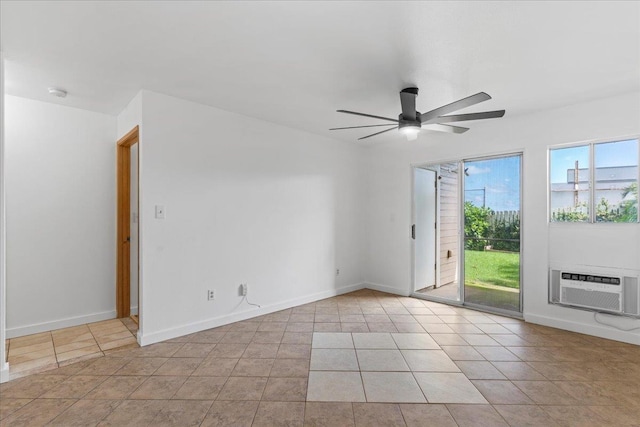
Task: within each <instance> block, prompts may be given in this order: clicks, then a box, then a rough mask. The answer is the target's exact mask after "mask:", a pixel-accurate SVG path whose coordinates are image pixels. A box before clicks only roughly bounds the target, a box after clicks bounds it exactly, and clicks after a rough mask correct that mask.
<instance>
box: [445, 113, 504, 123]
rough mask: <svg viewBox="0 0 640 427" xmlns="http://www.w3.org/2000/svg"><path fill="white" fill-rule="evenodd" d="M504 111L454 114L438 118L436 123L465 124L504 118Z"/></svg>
mask: <svg viewBox="0 0 640 427" xmlns="http://www.w3.org/2000/svg"><path fill="white" fill-rule="evenodd" d="M504 112H505V111H504V110H497V111H484V112H482V113H469V114H454V115H451V116H440V117H438V120H437V121H438V123H451V122H465V121H468V120H482V119H497V118H499V117H502V116H504Z"/></svg>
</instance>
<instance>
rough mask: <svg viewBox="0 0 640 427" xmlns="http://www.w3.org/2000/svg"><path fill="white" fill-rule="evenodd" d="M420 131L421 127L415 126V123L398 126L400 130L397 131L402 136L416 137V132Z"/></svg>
mask: <svg viewBox="0 0 640 427" xmlns="http://www.w3.org/2000/svg"><path fill="white" fill-rule="evenodd" d="M420 129H421V127H420V125H419V124H417V123H408V124H406V125H400V128H399V129H398V130H399V131H400V133H401V134H403V135H407V136H414V135H417V134H418V132H420Z"/></svg>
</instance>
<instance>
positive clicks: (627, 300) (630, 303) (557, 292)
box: [549, 267, 640, 317]
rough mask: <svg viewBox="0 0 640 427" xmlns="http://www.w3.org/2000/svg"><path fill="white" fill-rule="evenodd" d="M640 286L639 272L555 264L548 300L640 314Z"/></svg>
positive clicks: (608, 311) (582, 306)
mask: <svg viewBox="0 0 640 427" xmlns="http://www.w3.org/2000/svg"><path fill="white" fill-rule="evenodd" d="M639 287H640V285H639V280H638V276H637V275H627V274H626V273H624V274H623V273H617V272H616V271H615V270H608V269H596V268H584V267H563V268H554V267H552V268H551V269H550V275H549V302H550V303H552V304H560V305H565V306H569V307H576V308H582V309H585V310H593V311H598V312H606V313H613V314H621V315H626V316H634V317H639V316H640V289H639Z"/></svg>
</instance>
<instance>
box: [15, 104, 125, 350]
mask: <svg viewBox="0 0 640 427" xmlns="http://www.w3.org/2000/svg"><path fill="white" fill-rule="evenodd" d="M5 103H6V118H5V137H6V139H5V141H6V203H7V206H6V208H7V336H8V337H9V338H11V337H15V336H21V335H27V334H32V333H36V332H41V331H48V330H52V329H57V328H61V327H67V326H73V325H78V324H82V323H87V322H93V321H98V320H103V319H108V318H113V317H115V310H114V308H115V238H114V236H115V215H114V209H115V141H116V118H115V117H113V116H108V115H105V114H100V113H95V112H89V111H85V110H80V109H76V108H69V107H65V106H61V105H56V104H51V103H46V102H41V101H35V100H30V99H26V98H19V97H15V96H6V97H5Z"/></svg>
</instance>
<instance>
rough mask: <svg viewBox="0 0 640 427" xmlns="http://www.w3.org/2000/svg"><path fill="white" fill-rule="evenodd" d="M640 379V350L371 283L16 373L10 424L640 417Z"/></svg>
mask: <svg viewBox="0 0 640 427" xmlns="http://www.w3.org/2000/svg"><path fill="white" fill-rule="evenodd" d="M429 329H431V332H430V331H429ZM108 335H111V334H108ZM63 345H64V344H63ZM69 351H73V350H69ZM343 369H344V370H343ZM639 384H640V347H638V346H634V345H629V344H624V343H620V342H615V341H609V340H605V339H600V338H595V337H590V336H586V335H580V334H576V333H571V332H566V331H562V330H558V329H553V328H547V327H542V326H536V325H531V324H527V323H524V322H522V321H518V320H514V319H508V318H504V317H500V316H493V315H488V314H484V313H479V312H475V311H472V310H468V309H464V308H457V307H448V306H443V305H441V304H437V303H431V302H426V301H421V300H416V299H411V298H403V297H397V296H394V295H388V294H382V293H379V292H374V291H368V290H363V291H358V292H354V293H351V294H347V295H343V296H339V297H335V298H330V299H326V300H323V301H319V302H316V303H313V304H307V305H303V306H299V307H295V308H293V309H289V310H283V311H281V312H278V313H273V314H269V315H266V316H261V317H258V318H254V319H250V320H247V321H243V322H237V323H234V324H231V325H227V326H224V327H220V328H215V329H211V330H208V331H203V332H198V333H196V334H193V335H190V336H186V337H181V338H177V339H173V340H170V341H167V342H163V343H158V344H154V345H151V346H147V347H143V348H133V349H126V350H122V351H113V352H108V354H106V355H105V357H100V358H97V359H90V360H84V361H81V362H79V363H74V364H70V365H68V366H66V367H61V368H58V369H54V370H51V371H47V372H44V373H40V374H36V375H32V376H29V377H25V378H20V379H17V380H14V381H10V382H9V383H6V384H2V385H1V386H0V414H1V415H0V419H1V421H0V425H2V426H5V425H6V426H11V425H45V424H47V425H65V426H66V425H76V424H77V425H101V426H110V425H115V426H127V425H131V426H164V425H175V426H185V425H201V426H251V425H253V426H281V425H282V426H284V425H287V426H303V425H307V426H405V425H407V426H456V425H458V426H508V425H512V426H524V425H539V426H566V425H576V426H589V425H597V426H606V425H611V426H632V425H636V426H637V425H638V423H639V420H640V385H639ZM48 423H50V424H48Z"/></svg>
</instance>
